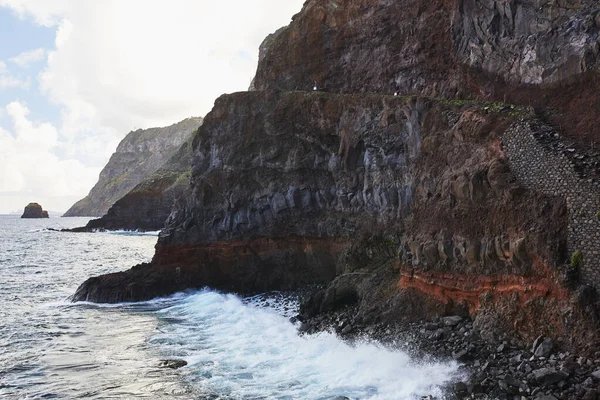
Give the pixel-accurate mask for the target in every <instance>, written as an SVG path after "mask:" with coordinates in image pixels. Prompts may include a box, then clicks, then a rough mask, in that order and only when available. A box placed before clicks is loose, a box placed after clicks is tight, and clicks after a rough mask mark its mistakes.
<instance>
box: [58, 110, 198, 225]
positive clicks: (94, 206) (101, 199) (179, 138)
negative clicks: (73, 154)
mask: <svg viewBox="0 0 600 400" xmlns="http://www.w3.org/2000/svg"><path fill="white" fill-rule="evenodd" d="M201 123H202V119H201V118H187V119H185V120H183V121H181V122H178V123H177V124H174V125H171V126H168V127H165V128H151V129H145V130H142V129H138V130H137V131H133V132H130V133H129V134H128V135H127V136H125V138H124V139H123V140H122V141H121V143H119V146H118V147H117V150H116V151H115V153H114V154H113V155H112V156H111V157H110V160H109V161H108V163H107V164H106V166H105V167H104V168H103V169H102V171H101V172H100V177H99V179H98V182H97V183H96V185H94V187H93V188H92V189H91V190H90V193H89V194H88V195H87V196H86V197H84V198H83V199H81V200H79V201H78V202H77V203H75V204H74V205H73V206H71V208H70V209H69V210H68V211H67V212H66V213H65V215H64V216H65V217H77V216H97V217H100V216H102V215H104V214H106V213H107V211H108V209H109V208H110V207H111V206H112V205H113V204H114V203H115V202H116V201H117V200H119V199H120V198H122V197H123V196H125V195H126V194H127V193H128V192H129V191H130V190H132V189H133V188H134V187H135V186H136V185H137V184H139V183H141V182H142V181H144V180H146V179H148V178H150V176H151V175H152V174H153V173H154V172H155V171H156V170H158V169H159V168H160V167H161V166H163V165H164V164H165V163H166V162H167V161H168V160H169V159H170V158H171V157H172V156H173V155H174V154H175V153H176V152H177V151H178V150H179V148H180V147H181V145H182V144H183V143H184V142H185V141H186V140H187V139H188V138H189V137H190V136H191V134H192V133H193V132H195V131H196V129H198V126H200V124H201Z"/></svg>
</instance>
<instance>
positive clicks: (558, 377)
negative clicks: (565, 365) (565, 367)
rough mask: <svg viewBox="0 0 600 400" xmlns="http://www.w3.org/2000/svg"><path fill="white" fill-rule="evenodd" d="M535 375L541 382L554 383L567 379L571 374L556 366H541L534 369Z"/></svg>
mask: <svg viewBox="0 0 600 400" xmlns="http://www.w3.org/2000/svg"><path fill="white" fill-rule="evenodd" d="M533 376H534V377H535V379H536V380H537V381H538V383H541V384H552V383H556V382H560V381H562V380H564V379H567V378H568V377H569V375H568V374H567V373H565V372H563V371H557V370H555V369H554V368H540V369H536V370H534V371H533Z"/></svg>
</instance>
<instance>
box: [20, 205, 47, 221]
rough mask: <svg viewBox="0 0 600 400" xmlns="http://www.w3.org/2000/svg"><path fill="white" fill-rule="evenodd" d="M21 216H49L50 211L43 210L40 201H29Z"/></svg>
mask: <svg viewBox="0 0 600 400" xmlns="http://www.w3.org/2000/svg"><path fill="white" fill-rule="evenodd" d="M21 218H49V216H48V211H46V210H43V209H42V206H40V205H39V204H38V203H29V204H27V206H26V207H25V211H24V212H23V215H21Z"/></svg>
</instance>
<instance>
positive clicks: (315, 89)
mask: <svg viewBox="0 0 600 400" xmlns="http://www.w3.org/2000/svg"><path fill="white" fill-rule="evenodd" d="M317 90H319V85H318V84H317V81H315V85H314V86H313V91H315V92H316V91H317Z"/></svg>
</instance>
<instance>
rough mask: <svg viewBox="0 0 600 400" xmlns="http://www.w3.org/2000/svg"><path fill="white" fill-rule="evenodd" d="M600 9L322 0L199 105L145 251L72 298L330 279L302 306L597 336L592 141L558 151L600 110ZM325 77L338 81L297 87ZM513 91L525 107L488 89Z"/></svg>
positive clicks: (599, 250) (525, 336)
mask: <svg viewBox="0 0 600 400" xmlns="http://www.w3.org/2000/svg"><path fill="white" fill-rule="evenodd" d="M540 7H541V9H540ZM594 7H595V2H592V1H585V0H580V1H577V2H576V4H575V3H574V2H565V1H558V2H541V3H540V2H533V1H531V2H530V1H521V2H511V3H510V4H509V3H506V2H503V1H493V0H492V1H483V0H470V1H466V0H465V1H456V2H448V1H442V0H439V1H437V0H434V1H431V2H423V1H417V0H411V1H408V0H404V1H394V2H392V1H388V0H378V1H372V0H369V1H367V0H344V1H337V2H336V1H331V0H309V1H308V2H307V3H306V4H305V6H304V9H303V11H302V12H301V13H300V14H298V15H297V16H295V17H294V19H293V22H292V23H291V24H290V26H289V27H287V28H286V29H284V30H282V31H279V32H277V34H275V35H273V36H271V37H270V38H269V40H268V42H267V43H265V44H264V46H263V48H261V62H260V64H259V67H258V71H257V75H256V79H255V81H254V85H253V86H254V87H255V88H256V89H257V90H256V91H254V92H248V93H237V94H233V95H228V96H222V97H221V98H219V99H218V100H217V102H216V103H215V107H214V109H213V110H212V111H211V113H210V114H209V115H208V116H207V117H206V120H205V122H204V125H203V126H202V127H201V129H200V130H199V133H198V135H197V136H196V137H195V139H194V144H193V155H192V176H191V191H190V192H189V193H188V195H187V196H185V197H184V198H182V199H181V200H180V201H178V202H177V205H176V206H175V208H174V209H173V212H172V213H171V215H170V216H169V218H168V220H167V223H166V226H165V229H164V230H163V231H162V233H161V235H160V237H159V242H158V244H157V250H156V254H155V256H154V259H153V260H152V263H151V264H148V265H143V266H138V267H135V268H133V269H131V270H129V271H126V272H122V273H117V274H111V275H108V276H104V277H97V278H92V279H90V280H88V281H87V282H85V283H84V284H83V285H82V286H81V287H80V288H79V289H78V291H77V293H76V295H75V299H76V300H83V299H87V300H92V301H101V302H112V301H124V300H143V299H148V298H151V297H154V296H158V295H166V294H169V293H173V292H174V291H177V290H181V289H185V288H200V287H203V286H211V287H214V288H218V289H224V290H233V291H238V292H244V293H255V292H260V291H265V290H269V289H291V288H295V287H300V286H302V285H305V284H309V283H328V285H327V286H326V287H325V288H324V289H323V290H322V291H318V292H316V293H315V294H314V295H313V296H312V297H311V298H310V299H309V301H307V302H306V304H305V306H304V307H303V315H304V317H305V318H312V317H314V316H315V315H318V314H320V313H326V312H330V311H335V310H336V309H338V308H340V307H343V306H347V305H349V304H352V305H354V306H355V307H356V310H357V311H356V313H355V314H353V318H355V320H356V321H357V323H358V321H361V322H368V321H371V322H372V321H377V322H382V323H390V324H395V323H398V322H399V321H405V320H411V319H413V320H414V319H420V318H423V317H430V316H436V315H444V314H470V315H471V316H472V317H473V318H474V321H473V328H474V329H475V330H477V331H478V332H479V334H480V335H481V337H483V338H484V339H486V340H489V341H497V340H503V339H504V338H505V337H506V335H510V336H511V337H512V338H513V339H514V340H516V341H517V342H519V341H520V342H522V343H526V342H528V341H533V339H534V338H536V337H538V336H539V335H540V334H544V335H546V336H547V337H549V338H552V339H553V340H555V343H557V345H558V346H573V347H577V346H581V345H583V344H584V343H586V342H587V341H589V340H592V339H597V336H598V335H597V332H598V330H597V326H598V325H597V321H596V317H595V315H596V309H595V305H594V302H595V300H594V297H593V296H592V295H589V293H590V292H593V290H591V289H589V287H586V286H585V285H589V286H594V287H600V278H598V277H599V276H600V275H599V274H600V265H598V261H597V260H598V257H597V254H600V241H598V240H596V239H590V238H600V221H599V220H598V218H597V216H596V215H595V214H593V212H594V209H595V208H596V207H600V204H599V203H598V199H599V198H600V190H599V188H598V185H596V184H594V176H595V175H594V174H595V172H594V171H593V169H594V168H596V167H595V166H594V164H593V163H583V161H585V160H589V159H594V158H593V157H595V156H593V154H592V153H593V151H592V150H590V152H579V150H577V152H576V153H575V154H577V157H574V156H565V155H564V154H562V152H563V150H561V149H566V148H567V147H568V146H565V143H567V137H568V138H571V139H569V140H575V139H581V138H582V137H586V134H584V132H583V131H582V127H593V126H595V124H596V123H597V122H598V123H600V120H599V118H600V116H599V113H597V112H596V111H594V110H591V111H590V112H589V113H581V104H584V103H585V102H591V103H592V104H595V103H593V102H594V101H595V100H596V99H599V98H598V94H597V91H595V89H594V88H596V87H597V81H596V80H595V78H594V77H593V75H594V74H595V72H594V71H595V69H596V68H597V66H598V65H597V63H598V51H597V41H598V33H597V32H598V29H597V27H598V24H599V23H598V21H597V14H598V12H597V10H596V9H595V8H594ZM550 49H554V51H550ZM590 76H592V78H590ZM574 77H577V79H574ZM314 80H317V81H318V82H319V83H320V87H325V89H326V90H327V91H328V92H329V93H323V92H312V91H308V92H307V91H299V90H298V89H304V88H306V89H309V90H310V89H311V85H312V82H313V81H314ZM522 84H528V85H529V86H526V87H525V86H522ZM396 87H398V88H399V89H400V91H401V92H405V93H412V94H418V95H419V96H404V97H403V96H397V97H396V96H391V95H389V93H392V92H393V91H394V90H395V88H396ZM560 92H563V93H565V96H568V98H567V99H566V98H565V96H556V94H557V93H560ZM424 95H427V96H424ZM504 95H506V97H507V99H508V100H511V101H512V102H515V103H521V104H522V105H513V104H509V103H506V102H485V101H482V100H481V99H483V98H485V99H498V98H500V97H504ZM460 97H467V98H471V99H473V100H470V101H467V100H461V99H459V98H460ZM530 103H531V104H534V105H537V106H551V107H553V108H554V109H555V110H554V112H553V113H546V112H543V110H540V109H535V108H534V107H531V106H529V104H530ZM561 121H562V122H564V124H562V129H563V131H561V129H560V128H561V125H559V124H557V123H556V122H561ZM598 126H600V125H598ZM586 132H588V131H587V130H586ZM546 136H551V137H552V138H553V140H554V141H555V142H557V143H554V144H551V145H548V144H547V143H546V144H545V142H544V140H545V139H543V138H544V137H546ZM594 137H595V133H594V131H593V130H592V134H591V135H587V138H590V139H593V138H594ZM579 145H580V146H582V144H581V143H579ZM553 146H554V147H553ZM588 150H589V149H588ZM565 151H566V150H565ZM567 152H568V151H567ZM581 157H582V158H581ZM580 158H581V159H580ZM548 160H553V161H552V162H548ZM582 160H583V161H582ZM578 163H579V164H578ZM584 164H585V166H584V167H581V165H584ZM581 168H583V169H585V171H583V172H582V171H581ZM577 171H579V172H577ZM546 174H547V175H548V177H547V176H546ZM565 179H567V180H568V181H565ZM593 217H595V218H596V219H594V218H593ZM575 252H578V253H581V255H582V258H583V260H584V261H583V264H582V265H579V264H580V262H578V264H577V265H571V266H568V267H567V266H566V265H565V264H566V261H567V260H568V259H569V258H570V256H571V254H572V253H575ZM577 275H579V281H577V279H575V280H573V279H571V278H569V279H565V276H566V277H573V276H577ZM578 285H579V286H578ZM540 321H541V323H540Z"/></svg>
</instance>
